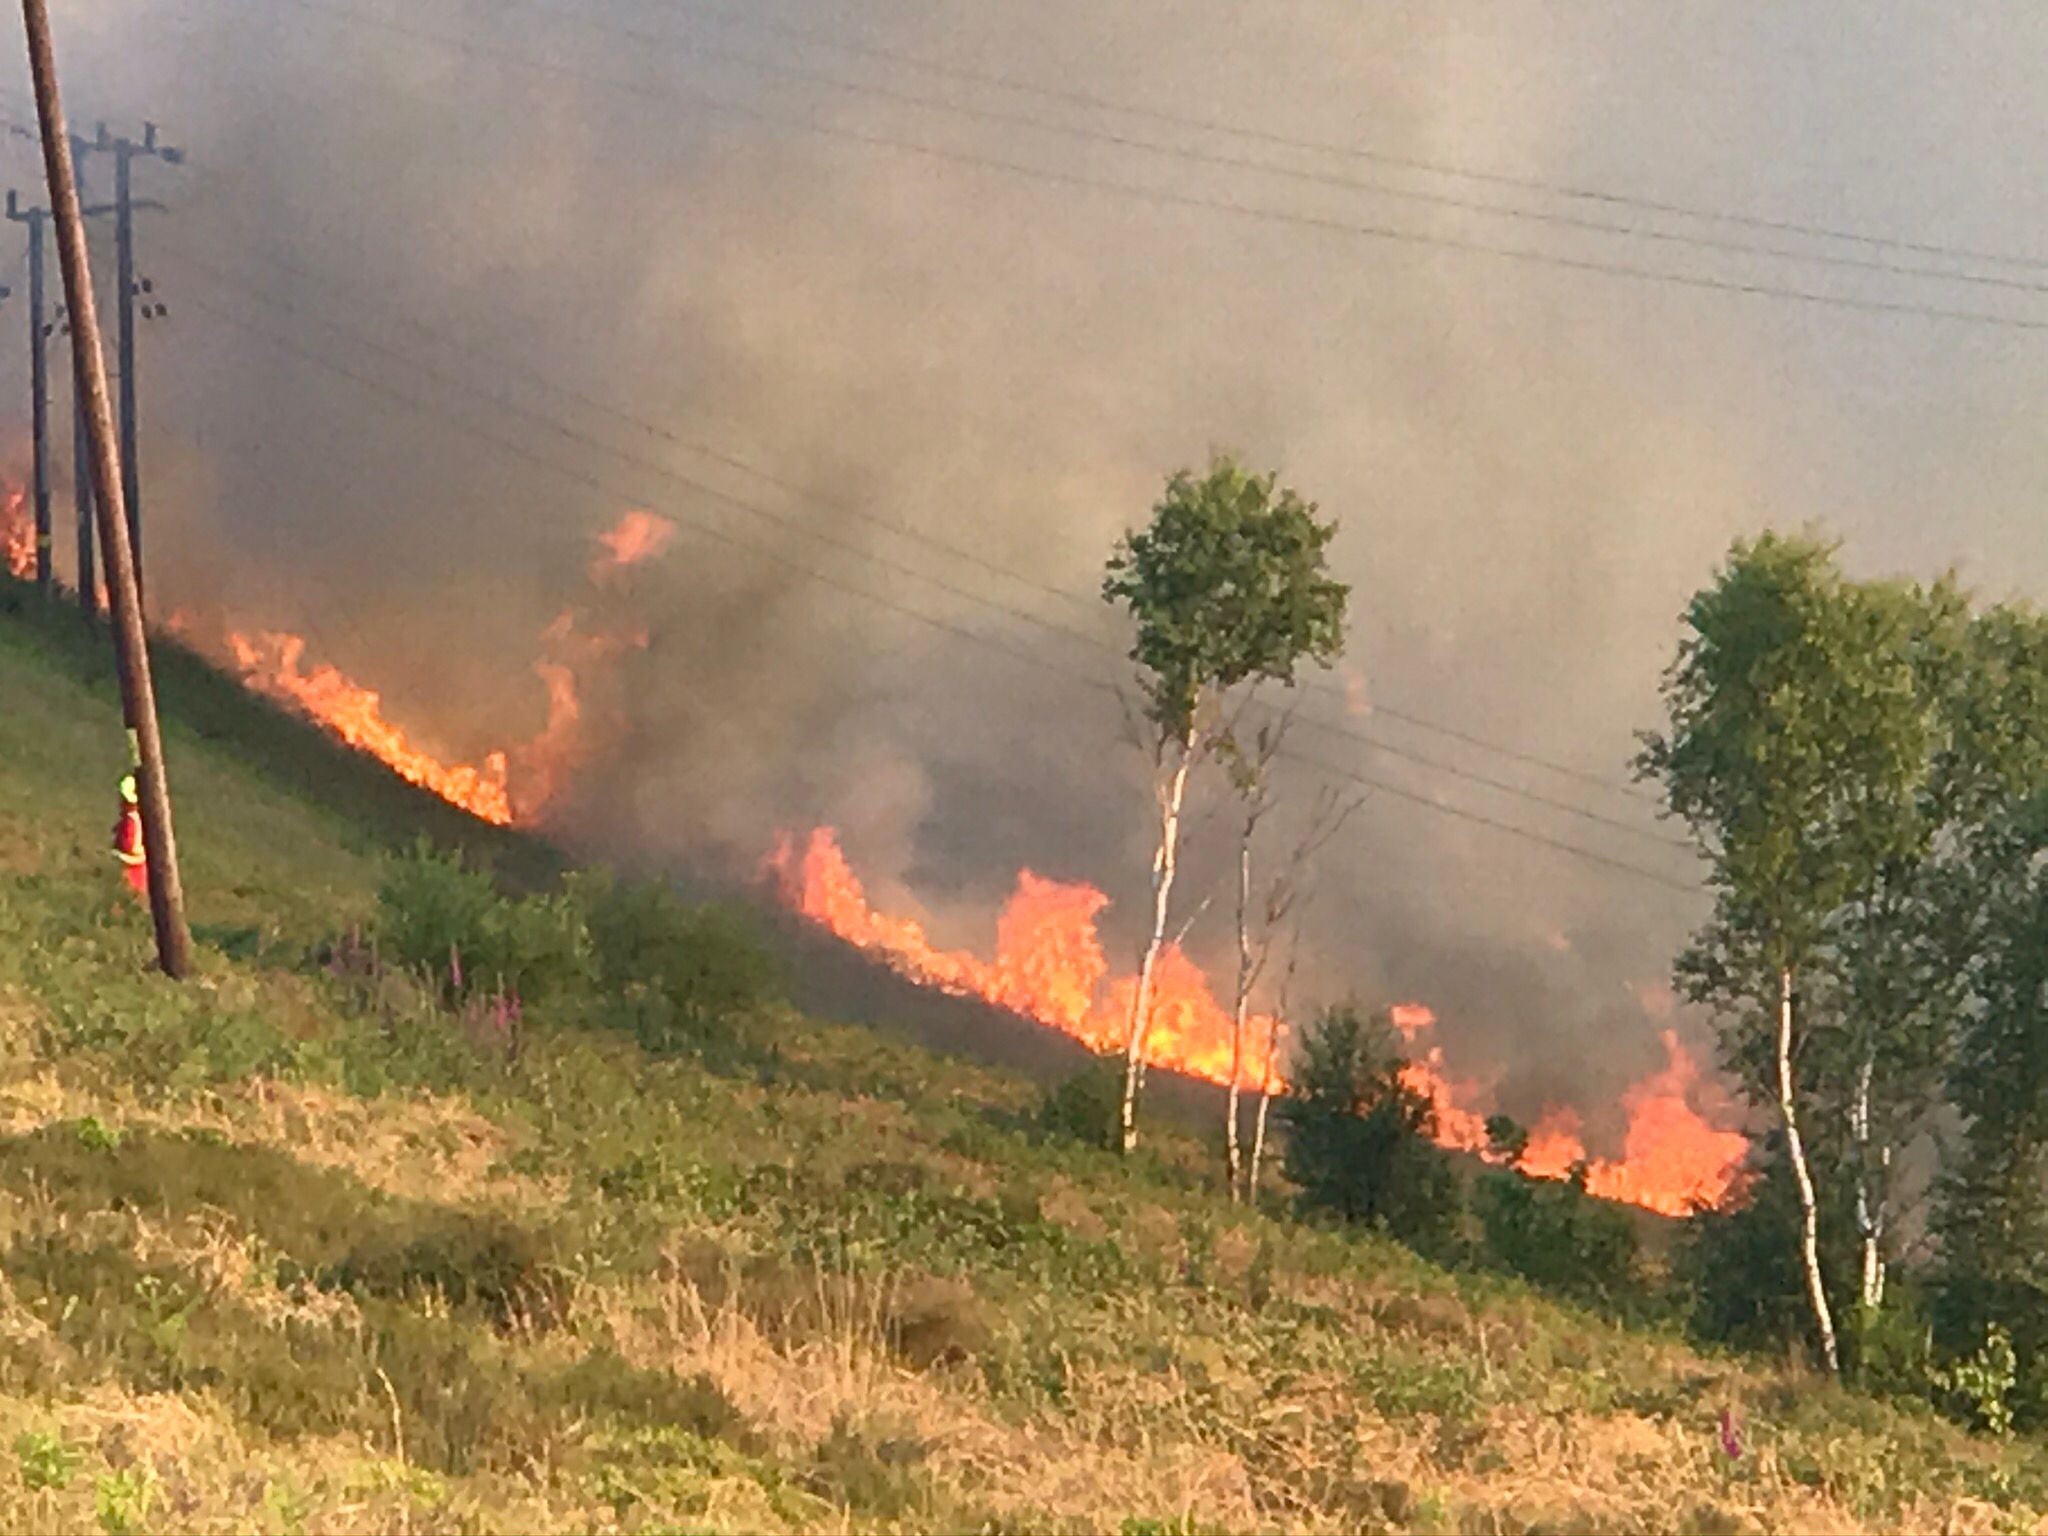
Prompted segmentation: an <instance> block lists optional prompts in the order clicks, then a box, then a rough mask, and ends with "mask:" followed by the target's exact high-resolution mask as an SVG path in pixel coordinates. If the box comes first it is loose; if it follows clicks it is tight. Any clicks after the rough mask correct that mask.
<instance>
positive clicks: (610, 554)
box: [590, 511, 676, 582]
mask: <svg viewBox="0 0 2048 1536" xmlns="http://www.w3.org/2000/svg"><path fill="white" fill-rule="evenodd" d="M675 536H676V525H675V524H674V523H672V522H670V521H669V520H668V519H667V518H665V517H656V516H655V515H654V514H653V513H652V512H640V511H634V512H628V513H627V514H626V515H625V516H624V517H622V518H620V519H619V520H618V522H617V524H615V525H614V526H613V527H612V528H611V529H609V530H608V531H606V532H604V533H601V534H599V535H598V536H597V542H598V543H599V544H601V545H603V546H604V551H603V553H601V554H600V555H599V556H598V557H597V558H596V559H595V560H594V561H592V562H591V566H590V579H591V580H592V581H593V582H599V581H603V580H604V579H605V578H606V577H608V576H611V575H614V574H616V573H617V572H619V571H623V570H625V569H626V568H627V567H628V566H633V565H639V564H640V563H641V562H643V561H646V560H652V559H653V558H654V557H655V556H656V555H658V554H660V553H661V552H662V551H663V550H664V549H666V548H668V545H669V540H671V539H673V538H674V537H675Z"/></svg>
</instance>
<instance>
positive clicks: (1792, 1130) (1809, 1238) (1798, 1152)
mask: <svg viewBox="0 0 2048 1536" xmlns="http://www.w3.org/2000/svg"><path fill="white" fill-rule="evenodd" d="M1778 1113H1779V1114H1780V1115H1781V1116H1782V1117H1783V1118H1784V1121H1785V1150H1786V1153H1787V1154H1788V1155H1789V1156H1790V1157H1791V1159H1792V1178H1793V1180H1794V1182H1795V1183H1797V1184H1798V1186H1799V1218H1800V1227H1799V1261H1800V1265H1801V1267H1802V1268H1803V1269H1804V1270H1805V1271H1806V1298H1807V1300H1808V1301H1809V1302H1810V1303H1812V1306H1813V1321H1814V1326H1815V1327H1816V1328H1817V1329H1818V1330H1819V1331H1820V1353H1821V1359H1822V1361H1823V1362H1824V1363H1825V1364H1826V1366H1827V1370H1828V1374H1829V1375H1830V1376H1834V1375H1838V1374H1840V1372H1841V1360H1840V1357H1839V1356H1838V1355H1837V1354H1836V1351H1835V1319H1834V1316H1833V1314H1832V1313H1830V1312H1829V1311H1828V1293H1827V1288H1826V1287H1825V1286H1824V1285H1823V1284H1822V1283H1821V1274H1820V1209H1819V1202H1818V1201H1817V1200H1816V1199H1815V1198H1814V1193H1813V1173H1812V1171H1811V1170H1810V1169H1809V1168H1808V1167H1807V1166H1806V1144H1805V1142H1803V1141H1802V1140H1800V1137H1799V1102H1798V1098H1797V1096H1796V1095H1795V1094H1794V1092H1793V1090H1792V972H1791V970H1790V969H1789V968H1788V969H1785V970H1781V971H1780V972H1778Z"/></svg>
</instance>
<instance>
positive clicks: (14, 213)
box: [7, 187, 55, 598]
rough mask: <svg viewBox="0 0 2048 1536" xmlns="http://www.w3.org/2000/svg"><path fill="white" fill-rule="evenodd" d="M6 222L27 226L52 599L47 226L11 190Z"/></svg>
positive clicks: (39, 556) (36, 416) (45, 579)
mask: <svg viewBox="0 0 2048 1536" xmlns="http://www.w3.org/2000/svg"><path fill="white" fill-rule="evenodd" d="M7 217H8V219H9V220H10V221H11V222H13V223H16V224H26V225H27V226H28V371H29V388H30V390H31V391H32V392H33V395H34V399H33V402H32V404H31V412H32V416H31V419H32V420H33V422H34V424H35V498H36V590H37V591H38V592H40V593H41V594H42V595H43V596H44V597H46V598H47V597H48V596H49V595H50V583H51V580H52V579H53V576H54V574H55V573H54V572H53V571H52V570H51V569H50V348H49V342H50V322H49V318H48V316H47V314H46V313H45V311H46V310H47V309H48V307H49V306H48V303H47V301H46V300H45V298H44V292H43V223H44V220H45V219H47V218H48V217H49V215H48V213H47V211H46V210H44V209H41V208H26V209H25V208H23V207H22V206H21V201H20V199H19V198H17V197H16V196H15V195H14V189H13V188H12V187H9V188H8V189H7Z"/></svg>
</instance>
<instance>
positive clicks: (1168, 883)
mask: <svg viewBox="0 0 2048 1536" xmlns="http://www.w3.org/2000/svg"><path fill="white" fill-rule="evenodd" d="M1176 746H1177V747H1178V749H1179V754H1180V756H1179V761H1178V762H1176V763H1175V764H1174V768H1173V777H1172V778H1171V779H1170V780H1169V781H1168V784H1167V788H1166V791H1165V792H1164V793H1163V794H1161V795H1160V797H1159V853H1158V855H1157V857H1155V858H1154V859H1153V861H1152V935H1151V937H1150V938H1149V939H1147V940H1146V941H1145V955H1144V959H1143V960H1142V961H1140V962H1139V965H1138V986H1137V990H1136V992H1135V994H1134V995H1133V996H1132V998H1131V1022H1130V1029H1129V1035H1128V1038H1127V1039H1126V1041H1125V1043H1124V1098H1123V1108H1122V1113H1121V1116H1120V1137H1119V1141H1118V1145H1119V1146H1120V1147H1121V1148H1122V1150H1123V1151H1125V1152H1129V1151H1131V1150H1132V1149H1133V1148H1135V1147H1136V1146H1137V1145H1138V1082H1139V1078H1140V1076H1141V1075H1142V1064H1143V1061H1144V1055H1145V1037H1146V1035H1147V1034H1149V1033H1150V1032H1151V1028H1152V978H1153V973H1154V971H1155V970H1156V969H1157V968H1158V965H1159V951H1160V950H1161V948H1163V947H1164V945H1165V943H1166V916H1167V912H1168V910H1169V909H1170V907H1171V904H1172V901H1173V877H1174V874H1175V872H1176V870H1177V869H1178V864H1179V858H1180V810H1181V802H1182V801H1183V800H1184V799H1185V798H1186V796H1187V788H1188V771H1189V770H1190V769H1191V768H1193V767H1194V758H1195V733H1194V729H1193V727H1190V728H1189V730H1188V733H1187V735H1185V736H1183V737H1182V738H1181V739H1180V741H1179V742H1178V743H1176Z"/></svg>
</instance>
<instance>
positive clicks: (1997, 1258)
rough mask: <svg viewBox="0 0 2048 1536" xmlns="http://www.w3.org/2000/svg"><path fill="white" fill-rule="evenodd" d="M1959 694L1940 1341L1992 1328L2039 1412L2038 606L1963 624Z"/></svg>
mask: <svg viewBox="0 0 2048 1536" xmlns="http://www.w3.org/2000/svg"><path fill="white" fill-rule="evenodd" d="M1970 643H1971V648H1970V661H1971V665H1970V667H1969V669H1968V672H1967V674H1966V676H1965V678H1964V680H1963V686H1961V687H1959V688H1958V689H1957V690H1956V692H1955V704H1954V710H1953V712H1954V717H1955V729H1954V733H1953V740H1952V743H1951V749H1950V750H1951V756H1952V759H1953V763H1952V768H1951V772H1952V775H1953V777H1954V778H1955V780H1956V781H1958V783H1959V784H1960V785H1961V788H1960V789H1959V791H1958V792H1957V795H1956V800H1957V802H1958V804H1959V806H1960V808H1961V809H1960V812H1959V815H1958V817H1957V827H1956V829H1955V830H1954V831H1953V833H1952V835H1951V836H1950V837H1949V838H1948V840H1947V844H1946V847H1945V849H1944V852H1945V855H1946V857H1945V858H1944V861H1943V863H1942V866H1941V872H1942V875H1943V877H1944V879H1943V881H1942V883H1941V885H1940V887H1939V891H1940V899H1939V900H1938V901H1937V902H1936V903H1935V907H1936V911H1937V912H1938V914H1939V916H1940V918H1941V920H1942V921H1941V936H1942V937H1943V939H1945V941H1946V946H1947V953H1948V954H1949V955H1950V956H1952V957H1953V963H1954V966H1955V969H1956V970H1957V972H1958V973H1959V974H1961V975H1962V976H1963V978H1964V981H1965V983H1966V986H1965V992H1966V997H1965V1001H1964V1003H1963V1006H1962V1008H1961V1009H1960V1018H1959V1022H1958V1026H1957V1031H1956V1034H1957V1039H1956V1048H1955V1051H1954V1053H1953V1056H1952V1059H1951V1060H1950V1062H1949V1066H1948V1080H1947V1086H1948V1091H1949V1098H1950V1102H1951V1103H1952V1105H1953V1106H1954V1108H1955V1110H1956V1111H1957V1112H1958V1114H1959V1115H1960V1116H1961V1118H1962V1122H1963V1125H1962V1134H1961V1137H1960V1146H1959V1149H1958V1155H1957V1156H1956V1158H1955V1159H1954V1161H1953V1163H1952V1164H1951V1165H1950V1166H1949V1167H1948V1168H1947V1169H1945V1170H1944V1175H1943V1178H1942V1181H1941V1185H1940V1190H1939V1204H1938V1206H1937V1209H1936V1211H1935V1222H1934V1226H1935V1231H1936V1235H1937V1237H1938V1238H1939V1241H1940V1246H1941V1263H1940V1269H1939V1273H1938V1276H1937V1284H1936V1296H1935V1306H1934V1313H1935V1323H1936V1330H1937V1334H1938V1336H1939V1337H1938V1342H1939V1343H1940V1344H1941V1345H1942V1346H1943V1348H1944V1349H1946V1350H1948V1351H1950V1352H1953V1353H1956V1354H1964V1353H1967V1352H1968V1351H1970V1350H1972V1349H1975V1348H1977V1347H1978V1346H1979V1345H1981V1344H1982V1343H1983V1342H1984V1341H1985V1339H1986V1337H1987V1336H1988V1332H1989V1330H1990V1329H1992V1328H1994V1327H1996V1328H2002V1329H2003V1330H2004V1332H2005V1334H2006V1336H2007V1337H2009V1338H2010V1340H2011V1342H2012V1345H2013V1349H2014V1351H2015V1354H2016V1356H2017V1371H2018V1380H2017V1383H2016V1392H2015V1403H2014V1408H2015V1412H2016V1413H2017V1414H2018V1416H2019V1417H2020V1419H2021V1420H2022V1421H2023V1422H2027V1423H2040V1422H2042V1421H2044V1420H2048V1262H2044V1259H2043V1254H2044V1253H2048V618H2044V617H2043V616H2042V615H2040V614H2038V613H2036V612H2034V611H2032V610H2030V609H2025V608H2018V607H2001V608H1994V609H1991V610H1989V611H1987V612H1986V613H1984V614H1983V615H1981V616H1980V617H1979V618H1978V619H1977V620H1976V621H1975V622H1974V623H1973V624H1972V626H1971V633H1970Z"/></svg>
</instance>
